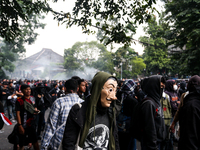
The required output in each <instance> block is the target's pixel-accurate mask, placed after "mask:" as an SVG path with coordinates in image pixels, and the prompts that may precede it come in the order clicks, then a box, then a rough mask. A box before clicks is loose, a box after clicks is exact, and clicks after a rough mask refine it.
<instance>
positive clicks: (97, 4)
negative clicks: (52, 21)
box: [51, 0, 156, 44]
mask: <svg viewBox="0 0 200 150" xmlns="http://www.w3.org/2000/svg"><path fill="white" fill-rule="evenodd" d="M55 1H57V0H55ZM155 3H156V1H155V0H137V1H130V0H118V1H114V0H107V1H99V0H76V2H75V6H74V8H73V11H72V13H70V12H55V11H54V10H51V11H52V12H53V13H54V14H55V18H56V19H57V20H58V21H59V22H61V23H66V25H67V27H71V26H72V25H77V26H81V27H82V29H83V30H84V31H83V33H91V32H93V31H94V30H93V29H92V28H91V27H95V28H97V29H101V30H103V31H104V35H103V36H102V37H107V36H109V42H108V43H107V44H109V43H112V42H115V43H124V44H129V43H130V42H131V40H132V38H131V37H130V36H129V35H127V34H126V28H125V26H126V25H127V24H129V23H131V22H132V21H133V22H134V24H136V23H139V24H141V23H143V22H147V21H148V20H149V19H150V17H151V13H153V12H154V10H155V8H154V7H153V6H152V5H153V4H155ZM115 18H117V20H118V22H117V23H116V24H112V22H110V20H113V19H115ZM99 19H101V20H102V21H103V23H104V25H103V26H101V23H100V21H98V20H99ZM102 40H103V39H102Z"/></svg>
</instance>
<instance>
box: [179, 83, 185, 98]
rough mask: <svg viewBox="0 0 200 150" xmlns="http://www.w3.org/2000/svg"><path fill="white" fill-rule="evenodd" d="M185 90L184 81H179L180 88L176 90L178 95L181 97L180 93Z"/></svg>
mask: <svg viewBox="0 0 200 150" xmlns="http://www.w3.org/2000/svg"><path fill="white" fill-rule="evenodd" d="M186 91H187V90H186V82H185V81H184V82H181V83H180V89H179V90H178V96H179V97H181V95H182V94H183V93H185V92H186Z"/></svg>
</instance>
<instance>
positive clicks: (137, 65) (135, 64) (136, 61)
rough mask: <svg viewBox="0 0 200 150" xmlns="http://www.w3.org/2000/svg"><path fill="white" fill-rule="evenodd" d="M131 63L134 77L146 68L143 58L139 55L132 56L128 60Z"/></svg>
mask: <svg viewBox="0 0 200 150" xmlns="http://www.w3.org/2000/svg"><path fill="white" fill-rule="evenodd" d="M130 65H131V72H132V76H133V77H134V78H137V76H138V75H141V74H142V73H143V71H144V69H146V64H145V63H144V60H143V59H142V58H139V57H134V58H133V60H132V61H131V62H130Z"/></svg>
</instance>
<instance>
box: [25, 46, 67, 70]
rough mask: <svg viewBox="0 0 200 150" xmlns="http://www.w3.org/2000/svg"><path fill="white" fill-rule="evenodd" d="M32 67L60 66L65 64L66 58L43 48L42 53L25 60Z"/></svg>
mask: <svg viewBox="0 0 200 150" xmlns="http://www.w3.org/2000/svg"><path fill="white" fill-rule="evenodd" d="M24 61H26V64H29V65H31V66H47V65H53V66H54V65H58V64H63V63H64V57H63V56H61V55H59V54H57V53H56V52H54V51H53V50H51V49H47V48H43V49H42V50H41V51H40V52H38V53H36V54H34V55H31V56H30V57H27V58H26V59H24Z"/></svg>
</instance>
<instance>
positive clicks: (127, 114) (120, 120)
mask: <svg viewBox="0 0 200 150" xmlns="http://www.w3.org/2000/svg"><path fill="white" fill-rule="evenodd" d="M137 103H138V101H137V100H136V99H134V98H133V97H132V96H131V95H128V96H127V97H126V99H125V100H123V99H122V100H121V105H122V108H121V111H120V113H119V115H118V116H117V118H116V121H117V127H118V130H119V131H121V132H129V130H130V123H131V114H132V110H133V107H134V106H135V105H136V104H137Z"/></svg>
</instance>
